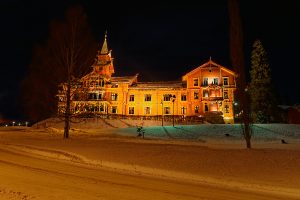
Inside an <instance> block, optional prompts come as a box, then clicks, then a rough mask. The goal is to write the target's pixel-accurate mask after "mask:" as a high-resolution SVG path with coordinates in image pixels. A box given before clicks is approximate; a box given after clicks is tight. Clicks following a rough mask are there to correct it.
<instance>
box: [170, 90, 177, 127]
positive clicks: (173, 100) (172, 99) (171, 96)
mask: <svg viewBox="0 0 300 200" xmlns="http://www.w3.org/2000/svg"><path fill="white" fill-rule="evenodd" d="M170 99H171V101H172V102H173V127H174V122H175V116H174V102H175V99H176V96H175V95H171V94H170Z"/></svg>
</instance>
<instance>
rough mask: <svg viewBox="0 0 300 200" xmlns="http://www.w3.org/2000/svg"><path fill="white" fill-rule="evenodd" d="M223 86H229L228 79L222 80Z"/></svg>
mask: <svg viewBox="0 0 300 200" xmlns="http://www.w3.org/2000/svg"><path fill="white" fill-rule="evenodd" d="M223 85H229V84H228V77H224V78H223Z"/></svg>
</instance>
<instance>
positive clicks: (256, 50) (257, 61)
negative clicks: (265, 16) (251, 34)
mask: <svg viewBox="0 0 300 200" xmlns="http://www.w3.org/2000/svg"><path fill="white" fill-rule="evenodd" d="M250 76H251V82H250V87H249V89H250V90H249V92H250V96H251V111H252V117H253V121H254V122H256V123H268V122H270V120H271V117H272V112H273V111H274V110H275V106H274V105H275V101H274V94H273V91H272V83H271V69H270V66H269V63H268V59H267V53H266V51H265V49H264V47H263V45H262V43H261V41H260V40H256V41H255V42H254V43H253V50H252V53H251V71H250Z"/></svg>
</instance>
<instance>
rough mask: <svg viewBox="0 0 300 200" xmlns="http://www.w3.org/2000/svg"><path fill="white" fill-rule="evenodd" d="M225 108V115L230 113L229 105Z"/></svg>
mask: <svg viewBox="0 0 300 200" xmlns="http://www.w3.org/2000/svg"><path fill="white" fill-rule="evenodd" d="M224 108H225V113H229V105H225V106H224Z"/></svg>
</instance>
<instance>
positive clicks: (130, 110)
mask: <svg viewBox="0 0 300 200" xmlns="http://www.w3.org/2000/svg"><path fill="white" fill-rule="evenodd" d="M133 114H134V107H129V115H133Z"/></svg>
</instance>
